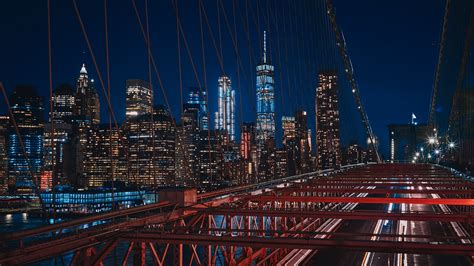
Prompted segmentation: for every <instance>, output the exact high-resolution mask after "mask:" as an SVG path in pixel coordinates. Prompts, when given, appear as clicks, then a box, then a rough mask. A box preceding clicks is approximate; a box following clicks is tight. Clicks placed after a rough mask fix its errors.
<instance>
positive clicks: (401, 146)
mask: <svg viewBox="0 0 474 266" xmlns="http://www.w3.org/2000/svg"><path fill="white" fill-rule="evenodd" d="M429 137H431V136H430V129H429V126H428V125H426V124H416V125H415V124H390V125H388V140H389V150H390V161H391V162H395V161H412V159H413V156H415V155H416V152H417V151H419V149H420V148H422V147H424V148H425V149H426V151H428V148H429V146H431V145H433V146H432V147H431V148H434V145H437V143H434V141H433V143H431V144H430V143H428V138H429ZM433 140H434V139H433Z"/></svg>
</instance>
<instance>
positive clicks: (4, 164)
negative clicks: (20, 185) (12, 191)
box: [0, 115, 10, 194]
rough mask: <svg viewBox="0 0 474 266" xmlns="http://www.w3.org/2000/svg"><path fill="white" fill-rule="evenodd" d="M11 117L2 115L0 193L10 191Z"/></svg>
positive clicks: (0, 126) (0, 122) (0, 124)
mask: <svg viewBox="0 0 474 266" xmlns="http://www.w3.org/2000/svg"><path fill="white" fill-rule="evenodd" d="M9 123H10V117H8V116H6V115H1V116H0V194H4V193H6V192H7V191H8V185H9V182H8V181H9V180H8V145H7V141H8V127H9Z"/></svg>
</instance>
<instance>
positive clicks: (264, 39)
mask: <svg viewBox="0 0 474 266" xmlns="http://www.w3.org/2000/svg"><path fill="white" fill-rule="evenodd" d="M263 63H264V64H266V63H267V31H266V30H264V31H263Z"/></svg>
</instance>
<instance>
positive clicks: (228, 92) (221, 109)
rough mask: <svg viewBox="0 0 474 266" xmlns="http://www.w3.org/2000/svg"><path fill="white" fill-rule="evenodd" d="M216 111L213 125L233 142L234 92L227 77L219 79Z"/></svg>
mask: <svg viewBox="0 0 474 266" xmlns="http://www.w3.org/2000/svg"><path fill="white" fill-rule="evenodd" d="M218 97H219V99H218V101H219V103H218V111H217V113H216V120H215V125H216V129H218V130H226V131H227V133H228V134H229V137H230V140H231V141H234V140H235V91H234V90H233V89H232V84H231V80H230V78H229V77H228V76H225V75H223V76H221V77H219V94H218Z"/></svg>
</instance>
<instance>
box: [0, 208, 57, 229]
mask: <svg viewBox="0 0 474 266" xmlns="http://www.w3.org/2000/svg"><path fill="white" fill-rule="evenodd" d="M46 224H48V223H47V221H46V220H44V219H43V218H39V217H34V216H31V215H29V214H28V213H26V212H24V213H9V214H1V215H0V232H15V231H21V230H25V229H31V228H35V227H38V226H41V225H46Z"/></svg>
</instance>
